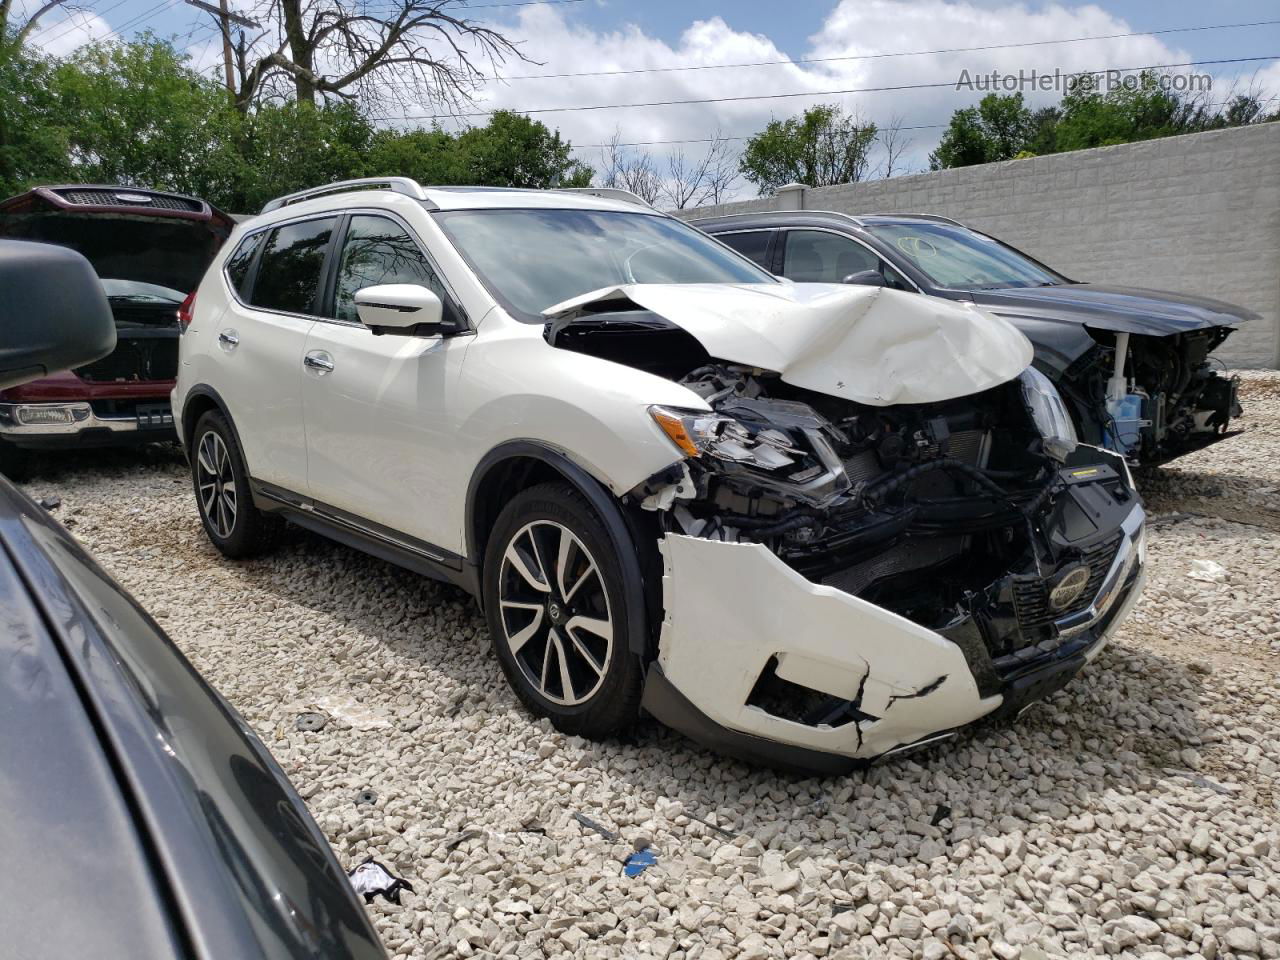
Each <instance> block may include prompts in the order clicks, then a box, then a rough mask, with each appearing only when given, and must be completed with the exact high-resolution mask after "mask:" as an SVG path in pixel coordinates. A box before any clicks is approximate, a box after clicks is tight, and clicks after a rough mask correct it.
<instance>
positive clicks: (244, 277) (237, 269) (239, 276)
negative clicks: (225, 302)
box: [227, 233, 266, 300]
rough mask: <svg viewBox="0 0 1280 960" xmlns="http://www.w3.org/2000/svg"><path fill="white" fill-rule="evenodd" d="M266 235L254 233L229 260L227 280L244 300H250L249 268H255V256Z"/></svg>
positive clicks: (242, 241)
mask: <svg viewBox="0 0 1280 960" xmlns="http://www.w3.org/2000/svg"><path fill="white" fill-rule="evenodd" d="M264 237H266V234H265V233H252V234H250V235H249V236H247V237H245V238H244V239H243V240H241V241H240V245H239V246H238V247H236V252H235V253H233V254H231V256H229V257H228V258H227V279H228V280H230V281H231V286H232V287H233V288H234V289H235V291H236V293H238V294H240V296H241V298H242V299H245V300H247V299H248V298H249V287H248V282H249V268H250V267H251V266H253V255H254V254H255V253H257V252H258V248H259V247H260V246H262V240H263V238H264Z"/></svg>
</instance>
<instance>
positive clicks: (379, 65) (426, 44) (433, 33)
mask: <svg viewBox="0 0 1280 960" xmlns="http://www.w3.org/2000/svg"><path fill="white" fill-rule="evenodd" d="M455 5H456V6H457V8H458V9H457V15H455V14H454V12H453V9H454V7H455ZM254 16H255V18H256V19H257V20H258V21H259V22H261V23H263V24H264V26H265V27H266V30H265V31H264V32H263V34H261V35H260V36H259V37H257V38H255V39H254V40H252V41H245V40H244V39H243V38H242V41H241V45H240V50H239V52H238V55H237V59H238V61H239V66H238V76H239V89H238V90H237V93H236V98H235V99H236V105H237V107H238V108H239V109H241V110H248V109H249V108H250V107H251V106H252V104H253V103H255V102H257V101H258V100H261V99H264V98H272V97H276V96H280V95H281V94H282V93H283V91H282V90H281V89H279V88H278V87H279V84H278V83H277V84H274V85H272V84H269V83H268V80H281V79H285V80H287V81H288V82H289V83H291V84H292V86H293V96H294V98H295V99H296V100H297V101H298V102H299V103H303V102H305V103H316V102H318V101H319V100H320V99H327V98H330V97H337V98H342V99H348V100H350V99H359V100H361V101H362V102H364V103H366V104H368V105H371V106H409V105H413V106H418V105H421V104H422V103H423V102H424V101H427V102H431V103H435V104H443V105H445V106H447V107H449V108H456V107H457V106H459V105H461V104H464V103H469V102H471V99H472V97H473V96H474V93H475V91H476V89H477V88H478V86H479V85H480V83H481V82H483V81H484V80H485V79H487V78H488V76H489V75H490V74H491V73H493V72H495V71H496V70H497V68H498V66H499V65H500V64H501V63H503V62H505V60H506V59H507V58H508V57H511V56H514V57H517V58H519V59H521V60H526V61H527V60H528V58H527V57H525V56H524V54H523V53H522V52H521V51H520V50H519V48H518V47H517V45H516V44H515V43H513V42H512V41H510V40H508V39H507V38H506V37H505V36H503V35H502V34H501V33H499V32H498V31H496V30H494V29H492V28H491V27H486V26H484V25H482V24H481V23H479V22H477V21H474V20H469V19H467V18H466V17H465V15H464V8H463V4H462V3H461V0H391V2H390V3H389V4H388V5H381V4H379V5H374V4H372V3H369V2H366V0H263V2H262V3H260V5H259V7H258V8H257V9H256V10H255V12H254ZM530 62H532V61H530Z"/></svg>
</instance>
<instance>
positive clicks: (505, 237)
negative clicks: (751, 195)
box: [435, 209, 777, 323]
mask: <svg viewBox="0 0 1280 960" xmlns="http://www.w3.org/2000/svg"><path fill="white" fill-rule="evenodd" d="M435 217H436V220H437V222H438V223H439V224H440V226H441V228H442V229H443V230H444V232H445V234H446V235H447V236H448V237H449V240H450V241H451V242H452V243H453V245H454V247H455V248H457V250H458V252H459V253H461V254H462V256H463V258H464V259H466V261H467V262H468V263H469V264H470V265H471V268H472V269H473V270H475V272H476V274H477V275H478V276H479V278H480V282H481V283H483V284H484V285H485V287H486V288H487V289H488V291H489V293H490V294H492V295H493V297H494V299H496V300H497V301H498V302H499V303H501V304H502V305H503V307H504V308H506V310H507V312H508V313H510V314H511V315H512V316H514V317H516V318H517V319H519V320H524V321H526V322H528V323H541V322H542V320H543V318H542V311H543V310H545V309H547V308H548V307H550V306H554V305H555V304H557V303H560V302H562V301H564V300H569V299H571V298H572V297H576V296H580V295H581V294H584V293H590V292H591V291H593V290H599V289H601V288H602V287H612V286H616V285H618V284H626V283H776V282H777V281H776V280H775V279H774V278H773V277H772V276H770V275H769V274H768V273H766V272H765V271H763V270H761V269H759V268H758V267H756V266H755V265H754V264H751V263H749V262H747V261H746V260H743V259H742V258H741V257H739V256H737V255H735V254H734V253H733V252H732V251H730V250H726V249H725V248H724V247H723V246H721V245H720V244H719V243H717V242H715V241H714V240H712V239H711V238H710V237H708V236H707V235H706V234H705V233H702V232H701V231H699V230H695V229H694V228H693V227H690V226H688V225H687V224H684V223H681V222H680V221H678V220H673V219H671V218H669V217H663V216H658V215H656V214H646V213H623V212H620V211H616V212H615V211H609V210H538V209H522V210H447V211H443V212H438V213H436V214H435Z"/></svg>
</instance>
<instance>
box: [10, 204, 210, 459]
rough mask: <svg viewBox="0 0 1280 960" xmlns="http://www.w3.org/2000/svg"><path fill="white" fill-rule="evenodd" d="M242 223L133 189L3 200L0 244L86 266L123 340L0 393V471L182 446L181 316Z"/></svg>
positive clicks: (202, 206) (207, 206)
mask: <svg viewBox="0 0 1280 960" xmlns="http://www.w3.org/2000/svg"><path fill="white" fill-rule="evenodd" d="M234 225H235V222H234V220H233V219H232V218H231V217H230V216H228V215H227V214H225V213H223V212H222V211H220V210H218V209H216V208H215V207H213V206H211V205H210V204H208V203H206V202H205V201H204V200H201V199H199V198H197V197H188V196H183V195H182V194H176V193H162V192H160V191H156V190H148V189H140V188H137V187H112V186H96V185H94V186H88V185H85V186H57V187H36V188H34V189H32V190H29V191H28V192H26V193H24V194H21V195H20V196H16V197H10V198H9V199H8V200H5V201H3V202H0V237H8V238H12V239H15V240H34V241H38V242H42V243H53V244H57V245H59V246H63V247H70V248H71V249H73V250H76V251H78V252H80V253H81V254H83V255H84V256H85V257H86V258H88V260H89V262H90V263H92V264H93V267H94V269H95V270H96V271H97V274H98V277H99V279H100V280H101V281H102V286H103V288H104V289H105V291H106V294H107V300H108V302H109V303H110V304H111V311H112V314H113V315H114V317H115V322H116V336H117V343H116V348H115V350H114V351H112V352H111V353H110V354H108V355H107V356H105V357H103V358H102V359H101V360H96V361H94V362H93V363H89V364H86V365H85V366H83V367H77V368H76V369H74V370H71V371H68V372H65V373H57V374H53V375H51V376H48V377H45V378H43V379H40V380H33V381H31V382H29V383H25V384H23V385H22V386H20V387H13V388H11V389H9V390H3V391H0V472H2V473H6V474H9V475H10V476H13V475H16V474H20V473H22V472H23V470H24V469H25V467H26V463H27V458H28V453H29V451H31V450H36V449H51V448H59V447H87V446H111V445H117V444H128V443H146V442H150V441H155V440H171V439H174V438H175V434H174V429H173V412H172V411H171V409H170V407H169V391H170V390H171V389H172V388H173V381H174V378H175V377H176V375H177V371H178V336H179V334H180V333H181V322H180V316H179V315H180V313H181V312H182V309H183V305H184V303H185V301H186V300H187V297H188V296H189V294H190V293H191V292H192V291H193V290H195V288H196V286H197V285H198V284H199V283H200V278H201V277H203V276H204V272H205V268H206V267H208V265H209V263H210V261H211V260H212V259H213V255H214V254H215V253H217V251H218V248H219V247H221V246H222V243H223V241H225V240H226V238H227V235H228V234H230V232H231V228H232V227H233V226H234Z"/></svg>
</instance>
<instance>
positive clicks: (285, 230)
mask: <svg viewBox="0 0 1280 960" xmlns="http://www.w3.org/2000/svg"><path fill="white" fill-rule="evenodd" d="M335 222H336V221H335V220H334V219H333V218H328V219H324V220H304V221H302V222H301V223H287V224H285V225H284V226H282V227H276V229H274V230H272V231H271V233H269V234H268V235H267V241H266V246H265V247H264V248H263V250H262V259H261V260H260V261H259V263H258V276H257V279H256V280H255V281H254V284H253V294H252V296H251V298H250V301H249V302H250V303H252V304H253V305H254V306H255V307H263V308H265V309H267V310H284V311H286V312H288V313H314V312H315V301H316V290H317V288H318V287H319V285H320V271H321V269H322V268H323V267H324V255H325V251H326V250H327V249H328V247H329V237H330V236H332V234H333V226H334V223H335Z"/></svg>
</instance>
